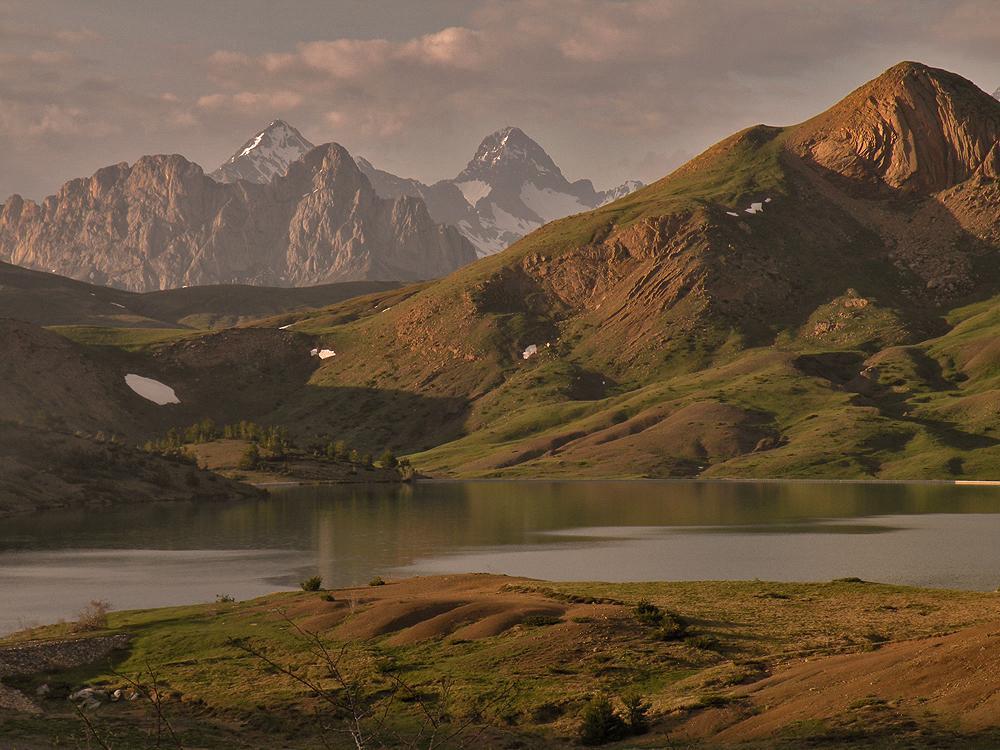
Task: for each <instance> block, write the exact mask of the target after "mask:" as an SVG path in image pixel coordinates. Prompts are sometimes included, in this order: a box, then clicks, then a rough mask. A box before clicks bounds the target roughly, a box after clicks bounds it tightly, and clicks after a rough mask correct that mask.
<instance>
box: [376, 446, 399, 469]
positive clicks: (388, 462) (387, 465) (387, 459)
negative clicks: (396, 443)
mask: <svg viewBox="0 0 1000 750" xmlns="http://www.w3.org/2000/svg"><path fill="white" fill-rule="evenodd" d="M378 462H379V463H380V464H381V465H382V468H383V469H395V468H396V467H397V466H398V465H399V461H398V460H396V454H395V453H393V452H392V451H391V450H389V449H388V448H386V449H385V451H384V452H383V453H382V455H381V456H379V459H378Z"/></svg>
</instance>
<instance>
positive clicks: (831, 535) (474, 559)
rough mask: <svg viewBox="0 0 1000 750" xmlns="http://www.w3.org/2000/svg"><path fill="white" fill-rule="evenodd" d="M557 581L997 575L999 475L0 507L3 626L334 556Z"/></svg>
mask: <svg viewBox="0 0 1000 750" xmlns="http://www.w3.org/2000/svg"><path fill="white" fill-rule="evenodd" d="M466 571H488V572H497V573H508V574H511V575H522V576H531V577H536V578H548V579H554V580H605V581H629V580H699V579H753V578H761V579H770V580H803V581H813V580H819V581H822V580H829V579H831V578H839V577H843V576H860V577H862V578H865V579H868V580H875V581H886V582H893V583H906V584H914V585H919V586H941V587H951V588H964V589H980V590H993V589H996V588H997V587H998V585H1000V487H975V486H949V485H928V484H923V485H921V484H895V485H890V484H878V485H875V484H838V483H797V482H784V483H782V482H739V483H735V482H454V483H451V482H441V483H420V484H417V485H414V486H403V487H392V486H379V487H298V488H289V489H285V490H280V491H273V492H272V497H270V498H268V499H266V500H261V501H256V502H247V503H220V504H210V505H193V504H183V503H180V504H178V503H171V504H158V505H153V506H143V507H121V508H115V509H110V510H108V509H99V510H87V511H75V512H56V513H49V514H40V515H37V516H26V517H16V518H13V519H4V520H3V521H0V632H5V631H10V630H13V629H16V628H18V627H22V626H25V625H29V624H35V623H39V622H49V621H54V620H56V619H58V618H62V617H71V616H72V615H73V614H74V613H76V612H78V611H79V609H80V608H81V607H82V606H83V605H85V604H86V603H87V602H88V601H89V600H91V599H95V598H101V599H108V600H110V601H111V602H112V604H113V605H114V606H115V607H116V608H120V609H124V608H133V607H150V606H159V605H168V604H180V603H188V602H203V601H212V600H214V599H215V597H216V596H217V595H219V594H228V595H232V596H236V597H237V598H246V597H250V596H255V595H259V594H263V593H266V592H269V591H273V590H276V589H282V588H291V587H294V586H295V585H296V582H297V581H299V580H300V579H302V578H303V577H306V576H307V575H313V574H314V573H319V574H320V575H322V576H323V578H324V580H325V581H326V583H327V584H328V585H333V586H340V585H350V584H357V583H364V582H366V581H367V580H369V579H370V578H371V577H372V576H373V575H376V574H380V575H383V576H401V575H413V574H419V573H443V572H466Z"/></svg>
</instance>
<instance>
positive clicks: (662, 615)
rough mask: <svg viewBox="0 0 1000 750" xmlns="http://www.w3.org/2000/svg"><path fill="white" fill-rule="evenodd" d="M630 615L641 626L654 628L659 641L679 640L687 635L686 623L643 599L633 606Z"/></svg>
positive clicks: (678, 616) (677, 616) (681, 618)
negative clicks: (632, 615)
mask: <svg viewBox="0 0 1000 750" xmlns="http://www.w3.org/2000/svg"><path fill="white" fill-rule="evenodd" d="M632 613H633V614H634V615H635V619H636V620H638V621H639V622H640V623H642V624H643V625H648V626H649V627H652V628H656V637H657V638H658V639H659V640H661V641H676V640H680V639H681V638H683V637H684V635H685V634H686V633H687V622H685V621H684V618H683V617H681V616H680V615H677V614H674V613H673V612H667V611H665V610H662V609H660V608H659V607H657V606H656V605H655V604H653V603H652V602H650V601H647V600H645V599H643V600H642V601H640V602H639V603H638V604H636V605H635V607H634V608H633V609H632Z"/></svg>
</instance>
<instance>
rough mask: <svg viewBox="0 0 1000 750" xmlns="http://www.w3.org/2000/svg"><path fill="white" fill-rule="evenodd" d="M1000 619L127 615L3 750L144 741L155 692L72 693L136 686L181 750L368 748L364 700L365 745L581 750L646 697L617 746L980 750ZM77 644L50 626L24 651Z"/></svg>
mask: <svg viewBox="0 0 1000 750" xmlns="http://www.w3.org/2000/svg"><path fill="white" fill-rule="evenodd" d="M376 583H380V582H376ZM643 602H645V604H642V606H639V605H640V604H641V603H643ZM998 615H1000V599H998V597H997V595H995V594H983V593H974V592H950V591H924V590H917V589H911V588H905V587H894V586H884V585H878V584H870V583H864V582H861V581H857V580H844V581H834V582H831V583H826V584H822V583H813V584H780V583H768V582H759V581H758V582H715V583H698V582H694V583H632V584H596V583H594V584H588V583H572V584H550V583H547V582H541V581H528V580H524V579H514V578H507V577H503V576H487V575H476V576H447V577H436V578H417V579H411V580H408V581H400V582H390V583H388V584H385V585H375V586H369V587H362V588H354V589H346V590H338V591H316V592H299V593H294V594H280V595H273V596H269V597H265V598H262V599H256V600H251V601H246V602H232V601H226V600H220V601H219V602H218V603H216V604H213V605H201V606H192V607H174V608H170V609H163V610H154V611H145V612H121V613H116V612H112V613H111V614H110V615H109V616H108V618H107V621H106V622H104V621H98V622H97V623H95V624H94V625H92V627H94V628H95V629H94V630H92V631H91V633H92V634H93V635H101V634H103V633H107V632H124V633H127V634H129V635H130V636H131V641H130V643H129V645H128V647H127V648H126V649H125V650H124V651H121V652H118V653H116V654H115V655H114V657H113V658H112V659H110V660H101V661H100V662H99V663H95V664H93V665H87V666H81V667H77V668H74V669H71V670H46V671H44V672H41V673H36V674H22V675H21V676H19V677H11V678H8V680H7V682H8V684H10V685H13V686H16V687H19V688H21V689H22V690H24V692H25V693H27V694H28V695H35V693H36V689H37V687H38V686H39V685H42V684H47V685H49V687H50V690H52V691H53V693H52V695H53V699H48V700H40V701H39V705H40V707H41V710H42V713H40V714H39V715H36V716H34V717H32V716H28V715H25V714H22V715H20V716H17V717H11V718H10V720H9V721H4V722H3V723H2V724H0V726H2V728H0V738H2V739H3V740H4V741H7V742H9V743H13V744H15V745H16V746H21V745H19V744H18V743H25V744H24V746H27V747H34V746H36V745H34V744H31V743H37V744H38V745H39V746H42V745H52V746H61V745H67V746H74V745H75V744H78V743H80V742H82V741H83V740H84V736H85V733H86V732H87V731H93V732H96V733H97V736H98V737H100V738H102V739H103V740H105V741H107V742H111V743H112V744H114V745H115V746H126V745H128V746H130V743H131V742H135V743H139V742H141V739H139V738H141V736H142V733H143V732H148V731H150V729H154V730H155V709H154V707H153V706H151V705H149V704H148V703H147V702H146V701H144V700H141V699H140V700H138V701H135V702H130V701H127V700H124V701H120V702H112V703H105V704H104V705H103V706H101V707H100V708H98V709H96V710H90V711H88V718H89V720H90V725H91V727H93V729H92V730H88V729H87V727H86V726H85V725H84V724H83V723H82V722H81V720H80V719H79V717H78V716H77V715H76V714H75V713H74V712H73V710H72V708H71V707H70V705H69V704H68V702H67V701H66V700H65V699H62V698H60V697H59V696H60V695H61V692H62V691H65V690H68V689H75V688H77V687H79V686H81V685H90V686H93V687H96V688H98V689H106V690H108V691H113V690H115V689H116V688H119V687H123V688H124V692H125V693H126V694H128V693H129V692H130V686H129V684H128V682H127V680H128V679H133V680H136V681H137V682H138V683H139V684H141V685H144V686H146V688H147V689H149V688H151V687H154V686H155V688H156V689H157V691H158V692H159V694H160V696H161V703H160V710H161V711H162V713H163V715H164V716H165V717H166V718H167V720H168V721H169V722H170V723H171V729H172V730H173V731H175V732H177V735H178V740H179V744H180V745H183V746H185V747H248V748H249V747H264V746H270V745H272V744H275V743H277V744H279V745H280V746H281V747H288V748H313V747H335V748H341V747H354V746H355V745H354V744H353V740H352V738H351V737H350V736H349V735H347V734H346V732H345V731H344V730H345V729H346V728H347V727H348V726H349V725H350V722H351V721H352V720H353V718H354V717H355V716H360V715H362V714H363V713H364V712H358V713H352V711H351V710H350V708H349V707H347V706H345V705H344V703H345V701H344V699H345V698H349V697H351V696H353V699H354V700H356V701H357V704H356V705H359V706H364V707H365V708H366V709H368V708H370V709H371V711H370V713H369V714H368V716H367V717H366V718H362V719H361V720H360V721H359V722H358V723H357V725H356V728H357V729H358V730H360V731H361V732H362V734H363V735H364V737H365V738H366V740H367V741H366V742H365V743H364V746H366V747H367V746H372V747H409V746H412V745H410V744H408V743H410V742H411V741H414V740H416V739H417V738H418V737H422V738H423V741H422V742H418V744H417V746H428V745H429V744H430V743H429V741H428V738H429V736H430V734H431V733H432V732H434V726H435V725H436V726H437V727H438V730H437V731H438V734H437V738H438V740H439V741H440V740H442V738H444V737H448V736H452V741H451V742H443V743H442V746H469V743H475V744H479V745H481V746H488V747H527V748H553V747H577V746H579V743H580V737H581V730H582V727H583V723H584V722H583V716H584V714H585V713H586V712H587V710H588V709H587V707H588V705H589V704H590V702H591V701H592V700H593V699H594V697H595V696H601V695H606V696H608V697H609V698H610V699H611V701H612V702H613V706H614V707H615V710H616V711H618V712H619V713H620V714H621V713H624V708H623V703H624V701H625V700H626V699H627V698H628V697H629V696H630V695H634V696H638V697H639V698H641V703H642V704H643V705H645V706H646V709H645V711H644V714H645V718H646V723H647V724H648V726H647V733H646V734H644V735H641V736H637V737H633V738H631V739H628V740H626V741H625V743H623V745H615V746H619V747H620V746H627V747H665V746H670V747H674V746H685V747H686V746H689V744H688V743H693V746H695V747H704V748H712V747H719V746H729V744H730V743H734V742H743V743H746V744H744V745H741V747H750V748H775V747H779V748H795V747H803V746H810V747H812V746H820V747H825V746H831V747H832V746H836V747H850V748H874V747H897V746H898V747H909V748H923V747H957V746H962V747H983V748H987V747H991V746H993V745H991V744H990V743H991V742H995V741H996V740H997V735H996V732H995V728H993V724H994V721H993V719H994V718H995V716H994V715H993V714H991V713H990V706H991V705H992V704H991V703H990V701H991V700H994V698H993V696H994V694H995V674H994V671H992V670H991V668H990V663H991V662H990V659H991V658H992V657H993V656H994V655H995V653H996V648H997V644H996V638H995V637H991V630H992V629H993V628H995V621H996V618H997V616H998ZM959 629H961V630H959ZM955 630H958V632H957V633H955V634H954V635H953V636H942V635H941V633H946V632H951V631H955ZM69 633H72V626H70V625H62V626H55V627H49V628H45V629H41V630H37V631H34V632H32V633H25V634H22V635H20V636H16V637H15V640H14V643H24V642H25V640H26V639H28V638H31V639H34V642H36V643H38V642H42V643H44V641H45V640H47V639H56V638H60V637H65V636H66V635H67V634H69ZM77 637H79V635H77ZM314 638H316V639H318V640H314ZM3 646H4V644H3V643H0V654H2V648H3ZM324 649H325V651H324ZM327 658H329V659H330V661H332V662H333V663H334V664H335V665H336V667H337V671H336V673H331V670H330V668H329V663H328V662H327ZM964 658H968V659H971V661H968V662H965V661H963V659H964ZM268 662H270V663H268ZM834 676H835V677H834ZM928 686H932V687H931V688H929V687H928ZM804 698H810V699H811V700H805V699H804ZM383 715H384V716H386V717H388V718H387V719H386V720H385V722H384V723H383V722H382V720H381V719H380V717H381V716H383ZM428 716H432V717H436V718H434V719H433V720H432V721H431V722H430V723H429V722H428ZM984 727H985V728H986V729H984ZM130 738H131V739H130ZM383 743H384V744H383ZM161 746H164V747H175V746H178V743H174V742H173V740H166V741H165V742H164V743H163V744H162V745H161ZM434 746H437V744H435V745H434Z"/></svg>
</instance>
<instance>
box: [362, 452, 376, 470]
mask: <svg viewBox="0 0 1000 750" xmlns="http://www.w3.org/2000/svg"><path fill="white" fill-rule="evenodd" d="M361 465H362V466H363V467H365V468H366V469H374V468H375V464H373V463H372V454H371V453H366V454H365V455H363V456H362V457H361Z"/></svg>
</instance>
